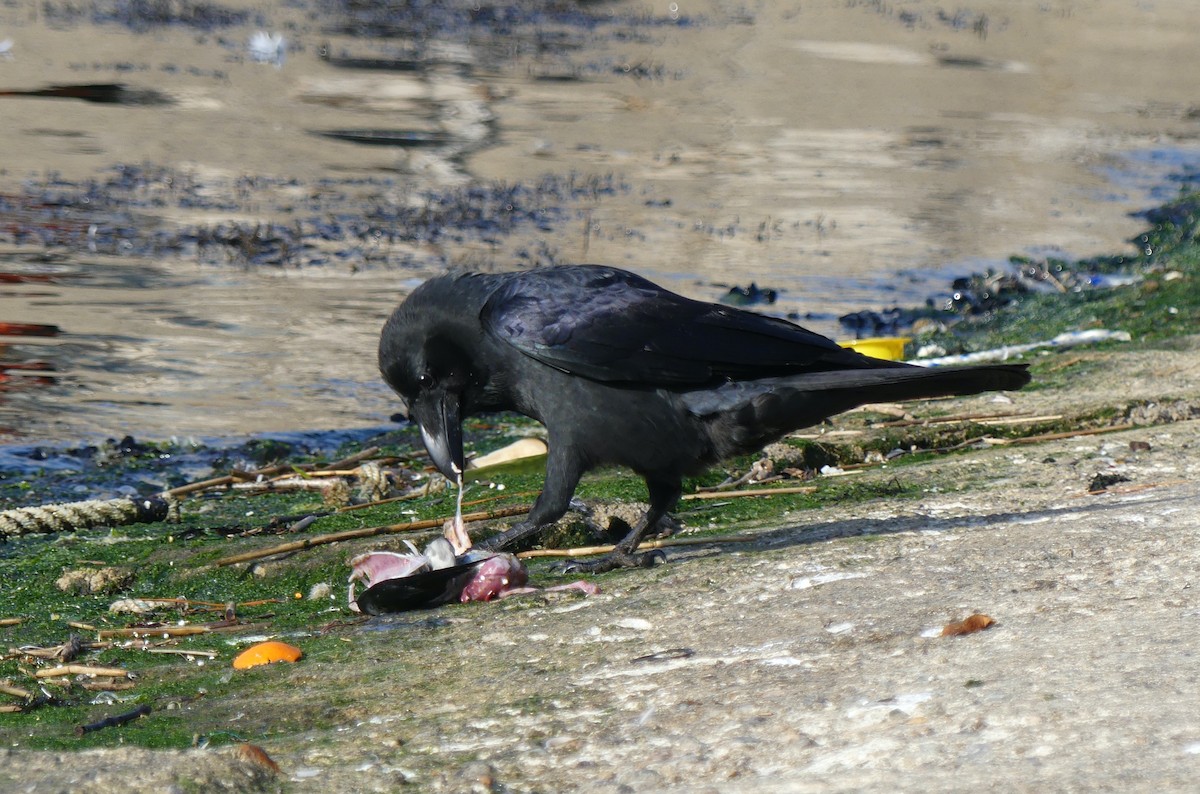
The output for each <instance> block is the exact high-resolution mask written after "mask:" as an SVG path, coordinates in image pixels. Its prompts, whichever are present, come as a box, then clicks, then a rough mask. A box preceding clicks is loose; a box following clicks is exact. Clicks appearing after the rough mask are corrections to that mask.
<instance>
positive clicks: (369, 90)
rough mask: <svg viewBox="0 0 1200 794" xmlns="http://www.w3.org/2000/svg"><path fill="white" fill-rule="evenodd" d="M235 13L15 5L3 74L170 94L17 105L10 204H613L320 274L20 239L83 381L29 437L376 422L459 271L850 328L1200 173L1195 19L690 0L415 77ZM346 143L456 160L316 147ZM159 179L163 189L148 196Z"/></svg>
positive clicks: (266, 208) (47, 349) (377, 254)
mask: <svg viewBox="0 0 1200 794" xmlns="http://www.w3.org/2000/svg"><path fill="white" fill-rule="evenodd" d="M228 7H229V8H233V9H237V8H246V9H249V10H250V11H251V13H250V15H249V17H247V20H246V21H245V22H243V23H241V24H238V25H233V26H229V27H222V28H219V29H197V28H195V27H192V28H189V27H185V26H182V25H178V24H176V25H169V26H152V27H150V28H149V29H147V30H146V31H145V32H132V31H130V30H129V29H128V28H127V27H124V26H122V25H119V24H114V23H98V22H95V21H93V20H91V19H76V20H70V21H69V24H67V23H64V21H63V20H62V19H61V18H58V17H53V15H52V16H51V17H47V15H46V12H45V9H44V8H43V7H42V6H40V5H39V4H36V3H33V2H21V3H17V4H15V5H10V6H6V7H5V8H4V9H3V10H0V41H3V40H5V39H8V40H11V42H12V45H11V47H10V48H9V50H8V52H9V53H10V55H11V57H10V58H6V59H3V60H0V86H2V87H7V88H10V89H26V90H28V89H33V88H38V87H42V86H45V85H47V84H64V83H98V82H118V81H119V82H121V83H123V84H125V85H127V86H130V87H131V88H133V89H138V90H152V91H156V92H159V94H160V95H161V96H162V97H164V98H165V99H166V100H168V102H167V104H161V105H158V104H150V105H97V104H89V103H84V102H79V101H73V100H63V99H40V98H14V97H5V98H0V113H2V116H3V119H4V123H3V124H0V145H2V146H3V150H4V151H6V152H8V153H10V156H9V157H7V158H6V159H5V161H4V163H3V170H2V171H0V194H4V195H9V196H11V195H16V194H20V193H22V192H23V191H33V192H34V193H36V194H38V195H41V194H43V193H45V192H47V190H48V189H49V187H53V185H55V184H57V183H60V182H61V183H63V184H67V185H78V184H82V183H85V182H86V181H87V180H91V179H96V178H103V176H104V175H105V174H109V173H111V169H112V168H113V167H114V166H116V165H120V164H132V165H146V166H153V167H161V168H165V169H167V173H168V174H172V173H173V174H178V175H186V177H187V178H188V179H189V180H191V181H193V182H194V183H196V184H197V185H200V186H201V189H200V192H199V194H200V195H202V196H204V197H205V198H206V201H205V202H204V203H202V204H197V203H195V202H191V203H181V202H179V201H177V200H164V201H162V202H161V203H160V204H158V205H154V204H152V203H149V202H148V204H147V207H151V208H152V210H147V211H144V212H142V213H141V214H140V215H139V221H138V222H139V223H143V224H145V225H147V226H151V225H153V226H156V227H161V228H168V229H170V228H186V227H189V226H190V225H191V226H194V225H196V224H204V223H210V224H216V223H219V222H227V221H236V222H241V223H245V224H254V223H262V222H274V223H279V224H288V223H290V222H293V221H296V220H297V219H298V218H300V217H301V216H302V214H303V212H304V209H303V206H304V202H305V201H306V200H307V198H308V197H311V196H312V195H314V194H317V193H322V192H332V191H337V192H339V194H341V195H342V199H341V200H342V206H344V207H350V208H353V207H356V206H358V205H359V204H361V205H362V206H363V207H366V206H368V205H371V204H382V205H388V204H389V203H390V204H391V205H404V204H406V203H412V202H414V201H419V200H421V199H420V197H421V196H423V195H426V194H427V193H428V192H431V191H433V192H436V191H439V190H448V189H452V188H459V187H462V186H469V185H472V184H485V185H486V184H493V183H494V182H497V181H499V182H503V183H509V184H515V183H533V182H536V181H537V180H539V179H541V178H542V177H543V176H545V175H554V176H555V177H557V178H560V179H561V178H564V177H565V176H567V175H570V174H577V175H579V178H581V179H587V178H594V177H603V178H609V177H611V178H612V179H613V180H614V184H616V185H617V186H618V188H619V189H616V190H613V191H610V192H605V193H603V194H597V195H596V196H595V197H594V198H591V199H581V198H578V197H572V198H568V199H564V202H563V206H562V207H561V210H562V212H561V214H560V215H559V216H558V217H557V218H556V220H554V222H552V223H547V224H543V225H541V226H536V225H526V226H523V227H521V228H519V229H516V230H513V231H511V232H505V233H503V234H497V235H491V236H489V235H486V234H482V235H466V236H463V237H462V238H461V239H451V238H444V239H440V240H439V241H438V242H437V243H436V244H420V245H416V244H411V243H403V242H402V243H393V242H389V241H387V240H381V241H380V242H379V243H378V245H377V246H376V247H375V249H374V250H372V251H371V252H369V253H370V254H371V255H370V256H365V255H364V256H363V257H361V258H360V259H358V260H355V261H353V262H350V263H348V262H347V261H345V260H340V259H338V258H337V257H336V256H334V255H332V253H331V255H330V257H329V258H328V262H327V263H326V264H323V265H321V266H306V267H282V268H280V267H275V268H264V267H257V266H253V265H250V264H247V263H245V262H240V261H237V260H236V259H234V260H231V261H230V262H228V263H227V264H224V265H222V264H214V263H209V262H199V261H197V260H196V259H195V258H194V257H189V256H188V255H176V256H153V257H147V256H144V255H140V254H138V253H137V252H136V251H135V252H133V253H131V254H130V255H127V256H121V255H113V254H107V253H104V252H96V253H92V252H91V251H89V250H88V248H87V247H86V246H84V247H82V248H79V249H70V248H66V249H63V248H58V249H55V250H54V251H52V253H53V255H54V256H53V257H52V258H50V259H49V260H47V259H46V258H45V257H44V256H43V253H44V252H43V251H41V250H40V248H39V247H38V246H37V245H31V244H29V243H28V242H27V241H15V240H7V241H5V240H4V239H0V271H5V272H14V273H18V274H25V275H29V274H42V275H44V274H47V273H49V274H50V275H52V276H53V277H54V278H53V280H52V281H51V282H50V283H46V282H37V283H33V282H27V283H18V284H16V285H4V287H3V290H2V292H0V320H4V321H8V322H39V323H50V324H54V325H58V326H59V327H60V328H61V329H62V331H63V334H62V336H60V337H57V338H55V339H51V340H41V341H39V342H37V343H31V342H29V340H16V341H17V342H18V343H19V344H15V345H14V346H13V349H14V350H17V352H20V353H22V354H23V355H25V356H27V357H42V358H47V359H50V360H51V361H52V362H53V363H54V365H55V367H56V368H57V370H58V371H59V372H60V373H61V375H62V377H61V379H60V382H59V384H58V385H57V386H53V387H47V388H24V389H22V388H14V389H9V390H8V391H5V392H0V434H2V435H3V437H5V438H8V439H13V440H36V441H73V440H77V439H80V438H94V437H97V436H99V437H103V436H106V435H109V436H119V435H122V434H125V433H135V434H137V435H140V436H148V437H167V436H172V435H178V436H188V435H225V434H244V433H250V432H270V431H279V430H289V429H308V428H331V427H347V426H361V425H370V424H377V423H380V422H382V421H384V420H385V418H386V417H387V415H388V414H389V413H390V412H391V411H393V410H395V404H394V402H393V401H392V400H391V399H390V397H389V395H388V394H387V392H386V389H385V388H384V387H383V386H382V385H381V384H379V383H377V380H378V378H377V375H376V373H375V363H374V346H375V338H376V334H377V329H378V327H379V325H380V324H381V322H382V320H383V318H384V316H385V315H386V313H387V312H388V311H389V310H390V308H391V306H392V305H393V304H394V302H395V301H396V300H397V299H398V298H399V297H400V295H401V294H402V293H403V291H404V290H405V289H407V288H409V287H410V286H411V285H412V284H414V283H416V282H417V281H418V280H419V279H421V278H424V277H425V276H427V275H429V274H431V273H434V272H438V271H439V270H441V269H443V268H444V267H446V266H447V265H470V266H475V267H497V268H506V267H511V266H513V264H514V263H526V264H528V263H544V262H548V261H560V262H565V261H585V260H586V261H595V262H605V263H609V264H615V265H621V266H626V267H630V268H632V269H635V270H638V271H639V272H642V273H645V274H646V275H649V276H651V277H654V278H656V279H659V280H661V281H663V282H665V283H667V284H669V285H671V286H673V287H675V288H677V289H679V290H681V291H683V292H685V293H688V294H690V295H693V296H695V297H703V298H710V299H711V298H716V297H717V296H719V295H720V294H721V293H722V292H723V289H722V288H720V287H718V286H714V284H715V283H719V284H725V285H729V284H742V285H744V284H748V283H749V282H751V281H756V282H758V283H759V285H761V286H770V287H775V288H780V289H782V290H783V291H784V292H783V295H782V298H781V301H780V303H779V304H778V305H777V306H776V307H774V308H775V309H778V310H779V311H793V312H798V313H801V314H805V313H814V314H815V315H816V316H815V317H813V319H812V320H811V321H806V324H809V325H811V326H813V327H815V328H817V329H818V330H822V331H824V332H826V333H831V334H832V333H837V332H838V330H839V329H838V327H837V325H836V322H835V321H834V318H836V316H837V315H838V314H840V313H843V312H848V311H854V310H857V309H863V308H882V307H885V306H889V305H892V304H894V303H901V304H906V303H916V302H919V301H921V300H923V299H924V297H925V296H927V295H929V294H930V293H932V292H934V291H936V290H938V289H941V288H942V287H944V286H945V284H946V281H947V279H948V278H949V277H950V276H953V275H962V274H965V273H967V272H969V271H972V270H979V269H983V268H985V267H987V266H988V265H989V264H996V263H999V262H1002V261H1003V260H1004V259H1005V258H1006V257H1007V256H1008V255H1010V254H1020V253H1031V252H1032V253H1035V254H1046V253H1053V254H1057V255H1066V256H1086V255H1092V254H1099V253H1111V252H1117V251H1120V250H1122V249H1123V248H1124V246H1125V242H1124V241H1125V240H1126V238H1128V237H1129V236H1130V235H1132V234H1134V233H1135V232H1136V231H1137V230H1138V229H1139V228H1140V226H1141V225H1142V221H1139V220H1137V219H1135V218H1131V217H1130V216H1129V213H1130V212H1131V211H1134V210H1138V209H1142V208H1145V207H1147V206H1150V205H1151V204H1154V203H1156V202H1161V201H1162V200H1164V199H1165V198H1167V197H1168V196H1169V194H1170V193H1171V191H1173V190H1174V189H1175V186H1174V185H1173V184H1172V183H1170V182H1169V181H1168V176H1169V175H1170V174H1171V173H1172V172H1173V171H1174V170H1176V169H1177V168H1179V167H1182V166H1187V165H1189V164H1195V163H1196V162H1200V144H1198V143H1197V140H1196V136H1197V133H1198V132H1200V113H1197V107H1198V106H1200V95H1198V94H1197V93H1196V86H1195V81H1194V79H1192V78H1191V77H1190V76H1191V75H1195V74H1200V48H1197V47H1195V46H1194V45H1195V41H1196V36H1195V33H1194V25H1193V24H1192V23H1193V9H1192V7H1191V5H1190V4H1189V3H1187V2H1185V0H1175V1H1174V2H1156V3H1155V4H1153V6H1149V5H1145V4H1142V5H1138V4H1128V3H1124V2H1118V1H1117V0H1098V2H1092V3H1086V4H1085V3H1070V2H1056V3H1037V2H1018V3H1000V2H970V3H968V4H966V5H964V6H963V7H962V9H961V10H959V11H956V12H954V13H953V15H949V16H948V15H947V13H946V12H945V11H943V10H942V9H940V7H939V6H938V5H937V4H935V3H927V2H913V3H907V4H904V5H903V6H901V7H896V6H890V5H885V4H878V3H867V2H862V3H857V2H832V1H831V2H806V3H803V4H779V5H776V4H763V5H762V6H758V7H746V6H742V5H737V4H727V3H721V2H698V3H690V2H683V3H679V4H678V6H677V8H678V11H677V16H678V19H675V20H673V19H672V18H671V17H672V12H671V9H670V7H669V6H668V5H667V4H654V5H645V4H634V3H612V4H582V5H581V6H579V8H581V9H585V10H586V11H587V12H588V13H589V14H591V15H592V16H593V18H595V17H598V16H602V15H606V14H609V13H611V14H612V16H613V20H614V21H612V22H603V23H595V24H592V23H589V24H588V25H583V24H572V23H571V19H573V18H570V17H566V16H561V15H560V16H559V17H553V18H549V21H547V19H546V18H540V21H539V20H535V21H533V22H531V23H529V24H527V25H525V26H523V27H522V26H520V25H518V26H516V28H515V32H511V31H508V32H506V33H505V34H504V35H498V36H497V35H489V34H488V31H487V29H486V27H483V26H477V27H468V28H467V29H466V30H465V31H464V30H455V31H452V32H451V33H448V34H447V35H446V36H445V37H443V38H442V39H439V40H438V41H436V42H433V43H428V42H427V43H426V44H425V45H424V46H423V48H422V50H421V52H422V56H423V57H424V58H425V59H426V65H425V68H423V69H422V70H420V71H416V72H396V71H393V72H387V71H381V70H375V69H362V68H359V69H354V68H338V67H336V66H334V65H332V64H330V63H327V62H325V61H323V60H321V58H320V51H321V48H322V47H323V46H326V47H327V48H328V51H330V52H333V53H335V54H341V55H354V56H370V57H383V56H388V57H391V56H394V53H395V52H396V51H397V50H401V49H403V48H405V47H407V46H410V45H411V42H405V41H402V40H396V39H388V40H381V39H371V38H365V37H362V36H349V35H346V34H344V33H339V32H338V31H337V30H336V25H335V23H336V22H337V20H336V19H335V18H332V17H330V16H329V15H327V14H323V13H317V12H316V11H313V10H311V9H303V8H288V9H283V8H273V9H265V10H264V9H259V8H254V7H252V6H250V5H249V4H245V5H240V6H239V5H230V6H228ZM258 29H263V30H268V31H280V32H282V33H283V35H284V36H285V37H286V39H287V42H288V47H287V52H286V58H285V59H284V62H283V63H282V65H281V66H280V67H278V68H277V67H276V66H274V65H271V64H267V63H257V62H254V61H253V60H252V59H251V58H250V57H249V56H248V55H247V51H246V42H247V41H248V40H249V38H250V36H251V35H252V34H253V33H254V31H255V30H258ZM551 33H553V34H554V35H553V36H552V35H550V34H551ZM531 42H533V43H532V44H531ZM547 42H550V43H547ZM555 42H557V44H556V43H555ZM335 129H341V130H375V129H392V130H395V129H403V130H409V131H414V132H417V133H422V134H428V135H444V136H446V139H447V140H448V141H449V143H447V144H446V145H445V146H440V147H438V146H432V147H430V146H426V147H416V148H408V149H400V148H396V147H385V146H367V145H362V144H355V143H350V142H345V141H338V140H331V139H329V138H326V137H319V136H316V135H313V134H312V131H314V130H316V131H320V130H326V131H328V130H335ZM50 175H54V178H53V180H52V179H51V178H50ZM255 176H264V177H269V178H270V179H271V180H272V181H271V182H270V183H263V184H256V183H254V182H252V181H249V182H248V181H247V180H246V178H247V177H255ZM166 179H168V180H169V179H170V177H166ZM48 186H49V187H48ZM156 190H161V191H164V192H165V193H166V192H169V190H165V189H164V185H163V184H161V183H159V184H153V183H152V184H149V185H147V187H146V188H145V191H144V192H145V193H146V195H147V196H150V197H153V194H154V191H156ZM5 222H6V223H8V221H7V220H6V221H5ZM6 233H7V234H11V231H10V232H6ZM135 254H137V255H135ZM364 263H365V264H364ZM4 341H7V342H10V343H11V342H14V340H11V339H9V340H4Z"/></svg>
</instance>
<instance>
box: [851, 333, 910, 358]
mask: <svg viewBox="0 0 1200 794" xmlns="http://www.w3.org/2000/svg"><path fill="white" fill-rule="evenodd" d="M910 341H912V340H911V339H910V338H909V337H907V336H876V337H874V338H871V339H855V340H852V341H850V342H838V344H839V345H841V346H842V347H848V348H850V349H851V350H854V351H856V352H858V353H862V354H863V355H864V356H871V357H872V358H883V359H887V360H888V361H899V360H900V359H902V358H904V345H905V344H906V343H908V342H910Z"/></svg>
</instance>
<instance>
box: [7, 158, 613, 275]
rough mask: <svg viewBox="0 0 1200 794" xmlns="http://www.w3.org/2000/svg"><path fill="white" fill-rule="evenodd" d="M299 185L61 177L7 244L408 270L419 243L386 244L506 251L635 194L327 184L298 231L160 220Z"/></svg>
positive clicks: (10, 215) (282, 226)
mask: <svg viewBox="0 0 1200 794" xmlns="http://www.w3.org/2000/svg"><path fill="white" fill-rule="evenodd" d="M295 186H297V183H296V182H294V181H285V180H279V179H272V178H267V177H242V178H240V179H238V180H237V181H236V183H235V184H233V185H231V186H226V187H227V188H228V189H224V190H214V189H211V188H212V186H211V185H207V184H205V183H202V182H201V181H199V180H198V179H196V178H195V177H194V176H192V175H189V174H186V173H181V172H177V171H173V170H171V169H166V168H153V167H143V166H130V165H125V166H119V167H117V168H115V169H113V171H112V172H111V173H110V175H109V176H108V177H107V178H104V179H97V180H90V181H88V182H84V183H71V182H65V181H62V180H58V179H56V178H53V177H51V178H50V179H49V180H47V181H46V182H44V183H41V184H29V185H27V186H26V189H25V191H24V192H23V193H20V194H15V195H0V240H3V241H5V242H10V243H15V244H23V245H30V244H34V245H42V246H44V247H55V248H65V249H67V250H69V251H75V252H81V253H83V252H86V253H101V254H116V255H122V256H164V255H176V256H183V257H192V258H195V259H197V260H198V261H201V262H205V263H236V264H242V265H262V266H276V267H304V266H310V265H322V264H327V263H329V262H330V261H331V259H333V258H336V259H337V260H338V261H339V262H343V263H348V264H350V265H352V266H368V265H372V264H398V265H409V264H414V257H415V256H416V255H415V254H414V253H412V251H411V248H412V246H409V247H408V248H407V249H406V250H402V251H393V252H388V253H380V251H379V247H380V246H381V245H389V244H396V243H410V244H413V245H417V244H434V243H446V242H454V243H462V242H467V241H476V240H477V241H481V242H485V243H496V242H499V240H500V239H502V238H503V237H505V236H507V235H510V234H512V233H514V232H516V231H518V230H520V229H524V228H533V229H536V230H538V231H542V232H548V231H550V230H552V229H553V228H554V227H555V226H556V225H557V224H559V223H561V222H562V221H564V220H568V219H570V218H571V217H573V213H572V211H571V209H570V208H571V207H572V206H573V205H576V204H578V203H580V202H584V201H589V200H595V199H597V198H599V197H601V196H606V195H614V194H616V193H618V192H624V191H626V190H627V189H628V188H627V186H625V185H624V184H623V183H621V182H620V181H619V180H617V179H616V178H614V177H612V176H603V177H581V176H578V175H575V174H569V175H566V176H543V177H541V178H540V179H537V180H534V181H530V182H517V183H504V182H492V183H485V184H472V185H469V186H465V187H457V188H450V189H447V190H443V191H427V192H422V193H420V194H418V195H416V196H415V197H413V199H414V200H408V201H399V202H393V201H387V200H385V199H384V198H382V197H381V196H382V194H384V193H388V192H389V191H395V190H396V189H397V187H398V186H397V185H396V184H395V183H393V182H391V181H389V180H386V179H380V180H347V181H338V180H321V181H319V182H318V183H316V184H314V185H312V186H311V187H310V189H309V190H308V191H307V197H306V198H304V199H301V200H299V201H298V202H296V203H295V204H293V205H292V206H290V207H288V208H287V209H288V214H289V215H290V216H291V217H292V218H293V219H294V220H292V221H290V222H288V223H275V222H267V223H241V222H235V221H228V222H223V223H217V224H211V225H190V226H184V227H182V228H180V227H177V226H169V227H168V226H166V225H164V224H162V223H160V222H158V220H157V219H156V215H157V213H158V212H159V211H161V210H162V209H165V208H170V207H178V208H186V209H199V210H208V211H212V210H216V211H222V210H225V211H229V212H231V213H232V212H236V211H238V210H239V209H240V208H241V204H240V201H239V199H238V197H240V196H246V195H258V194H262V193H265V192H267V191H269V190H270V189H271V188H284V187H295ZM363 193H366V194H368V198H366V199H363V198H362V197H361V196H362V194H363ZM352 194H353V195H352ZM222 196H223V197H224V198H222ZM370 196H374V198H371V197H370Z"/></svg>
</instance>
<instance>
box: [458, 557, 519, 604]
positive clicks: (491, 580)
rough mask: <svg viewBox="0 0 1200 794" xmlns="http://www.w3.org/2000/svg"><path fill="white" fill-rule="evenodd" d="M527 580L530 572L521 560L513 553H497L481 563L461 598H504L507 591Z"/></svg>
mask: <svg viewBox="0 0 1200 794" xmlns="http://www.w3.org/2000/svg"><path fill="white" fill-rule="evenodd" d="M527 581H529V574H528V573H526V571H525V566H524V565H522V564H521V561H520V560H518V559H517V558H516V557H514V556H513V555H511V554H497V555H496V556H495V557H489V558H488V559H487V560H484V561H483V562H482V563H481V564H480V565H479V567H478V568H477V569H476V570H475V575H474V576H473V577H472V578H471V581H470V582H468V583H467V586H466V587H464V588H463V591H462V595H461V596H459V600H460V601H463V602H464V603H465V602H467V601H491V600H492V599H493V598H502V597H503V596H504V593H505V591H507V590H509V589H512V588H517V587H521V586H522V585H524V584H525V583H526V582H527Z"/></svg>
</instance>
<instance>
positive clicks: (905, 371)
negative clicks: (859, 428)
mask: <svg viewBox="0 0 1200 794" xmlns="http://www.w3.org/2000/svg"><path fill="white" fill-rule="evenodd" d="M1028 369H1029V367H1028V365H1026V364H996V365H993V366H984V367H938V368H925V367H914V366H905V365H895V366H884V367H872V368H870V369H841V370H830V371H828V372H809V373H805V374H803V375H792V376H788V377H781V378H764V379H761V380H755V381H741V382H736V381H735V382H730V383H726V384H723V385H721V386H720V387H718V388H716V389H708V390H705V391H698V392H689V393H685V394H684V395H683V400H684V403H685V405H687V407H688V410H690V411H691V412H692V413H693V414H695V415H697V416H700V417H704V418H705V419H706V421H707V422H708V425H709V436H710V438H711V439H712V441H713V442H714V446H715V448H716V450H717V452H718V455H719V456H720V457H728V456H729V455H731V454H735V453H745V452H751V451H754V450H756V449H761V448H762V446H763V445H764V444H767V443H769V442H771V441H774V440H775V439H777V438H779V437H780V436H781V435H783V434H785V433H787V432H790V431H792V430H797V429H799V428H802V427H809V426H811V425H814V424H816V423H818V422H820V421H822V420H823V419H825V418H827V417H829V416H832V415H834V414H836V413H841V412H842V411H848V410H850V409H851V408H855V407H857V406H859V405H865V404H867V403H877V402H894V401H903V400H921V399H926V398H929V397H949V396H954V395H966V394H978V393H979V392H983V391H993V390H1000V389H1019V388H1021V387H1022V386H1024V385H1025V384H1026V383H1029V372H1028Z"/></svg>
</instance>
